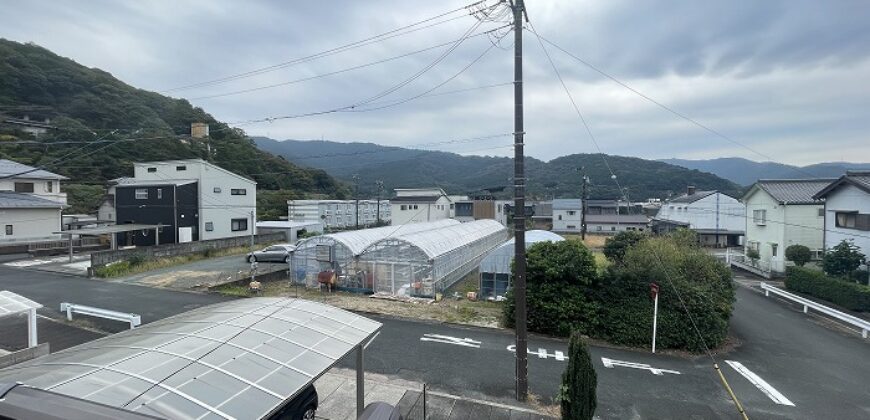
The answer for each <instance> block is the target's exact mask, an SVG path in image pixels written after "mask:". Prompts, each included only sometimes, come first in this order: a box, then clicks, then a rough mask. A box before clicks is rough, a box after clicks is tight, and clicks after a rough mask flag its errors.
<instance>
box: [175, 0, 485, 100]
mask: <svg viewBox="0 0 870 420" xmlns="http://www.w3.org/2000/svg"><path fill="white" fill-rule="evenodd" d="M482 3H485V0H481V1H478V2H475V3H471V4H468V5H466V6H462V7H458V8H456V9H453V10H450V11H447V12H444V13H441V14H439V15H436V16H433V17H430V18H427V19H423V20H421V21H417V22H414V23H412V24H410V25H405V26H402V27H400V28H396V29H393V30H390V31H387V32H383V33H380V34H378V35H375V36H372V37H369V38H366V39H363V40H360V41H355V42H351V43H349V44H345V45H342V46H339V47H335V48H332V49H329V50H326V51H321V52H319V53H316V54H312V55H308V56H305V57H300V58H296V59H293V60H289V61H285V62H282V63H278V64H274V65H271V66H267V67H261V68H259V69H255V70H250V71H247V72H243V73H238V74H234V75H230V76H225V77H221V78H218V79H213V80H209V81H205V82H199V83H194V84H190V85H185V86H180V87H176V88H172V89H167V90H164V91H162V92H161V93H168V92H175V91H179V90H187V89H193V88H198V87H203V86H208V85H214V84H220V83H225V82H228V81H232V80H236V79H241V78H246V77H251V76H256V75H260V74H263V73H268V72H271V71H275V70H278V69H281V68H285V67H288V66H292V65H296V64H300V63H304V62H308V61H312V60H316V59H319V58H323V57H327V56H330V55H334V54H338V53H341V52H344V51H347V50H351V49H354V48H359V47H362V46H365V45H369V44H373V43H376V42H381V41H384V40H386V39H390V38H393V37H396V36H400V35H406V34H408V33H412V32H416V31H418V30H421V29H426V28H430V27H433V26H437V25H441V24H443V23H447V22H450V21H452V20H456V19H459V18H463V17H465V16H468V15H469V14H472V13H471V12H469V13H468V14H466V15H461V16H458V17H454V18H450V19H447V20H444V21H441V22H436V23H433V24H430V25H427V26H424V27H422V28H416V29H413V30H408V29H411V28H414V27H416V26H419V25H422V24H424V23H427V22H432V21H435V20H438V19H440V18H442V17H445V16H448V15H451V14H453V13H456V12H458V11H461V10H469V9H470V8H472V7H475V6H478V5H480V4H482ZM406 30H408V31H406ZM403 31H406V32H403Z"/></svg>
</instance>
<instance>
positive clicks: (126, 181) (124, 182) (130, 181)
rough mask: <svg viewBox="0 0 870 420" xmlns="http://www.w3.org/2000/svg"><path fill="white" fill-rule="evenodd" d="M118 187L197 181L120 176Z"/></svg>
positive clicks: (192, 180) (193, 180)
mask: <svg viewBox="0 0 870 420" xmlns="http://www.w3.org/2000/svg"><path fill="white" fill-rule="evenodd" d="M118 179H119V180H120V181H119V182H118V185H117V186H118V187H152V186H153V187H156V186H160V185H187V184H193V183H195V182H197V181H196V180H195V179H135V178H118Z"/></svg>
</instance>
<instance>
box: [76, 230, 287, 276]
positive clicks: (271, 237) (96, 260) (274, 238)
mask: <svg viewBox="0 0 870 420" xmlns="http://www.w3.org/2000/svg"><path fill="white" fill-rule="evenodd" d="M285 238H286V237H285V236H284V234H283V233H267V234H262V235H255V236H254V243H256V244H263V243H271V242H280V241H284V240H285ZM250 243H251V237H250V236H236V237H232V238H221V239H211V240H206V241H194V242H185V243H181V244H163V245H156V246H145V247H138V248H134V249H119V250H114V251H111V250H110V251H99V252H94V253H91V268H93V267H102V266H104V265H107V264H111V263H113V262H115V261H123V260H127V259H129V258H130V257H132V256H133V255H141V256H142V257H144V258H160V257H175V256H179V255H188V254H196V253H200V252H205V251H206V250H209V249H214V250H218V249H226V248H234V247H239V246H248V245H250Z"/></svg>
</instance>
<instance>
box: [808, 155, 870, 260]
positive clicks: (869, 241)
mask: <svg viewBox="0 0 870 420" xmlns="http://www.w3.org/2000/svg"><path fill="white" fill-rule="evenodd" d="M813 198H815V199H819V200H825V231H824V246H825V249H831V248H833V247H834V246H835V245H837V244H838V243H840V242H842V241H843V240H851V241H852V242H853V243H854V244H855V245H857V246H858V247H859V248H861V253H863V254H864V255H870V171H847V172H846V175H843V176H841V177H840V178H839V179H837V180H836V181H834V182H832V183H831V184H830V185H828V186H827V187H825V188H824V189H822V190H821V191H819V192H818V193H816V195H815V196H813Z"/></svg>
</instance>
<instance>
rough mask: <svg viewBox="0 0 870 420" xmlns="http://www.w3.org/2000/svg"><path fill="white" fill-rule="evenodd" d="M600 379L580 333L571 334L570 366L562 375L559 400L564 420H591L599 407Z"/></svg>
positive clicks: (569, 347)
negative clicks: (598, 387)
mask: <svg viewBox="0 0 870 420" xmlns="http://www.w3.org/2000/svg"><path fill="white" fill-rule="evenodd" d="M597 386H598V377H597V375H596V374H595V368H594V367H593V365H592V357H591V356H590V355H589V351H588V350H587V348H586V343H585V342H584V341H583V337H581V335H580V333H579V332H576V331H575V332H573V333H572V334H571V341H570V343H569V344H568V366H566V367H565V373H563V374H562V386H561V389H560V393H559V400H560V401H561V404H562V418H563V419H567V420H590V419H592V416H593V415H594V414H595V406H596V405H597V397H596V388H597Z"/></svg>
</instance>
